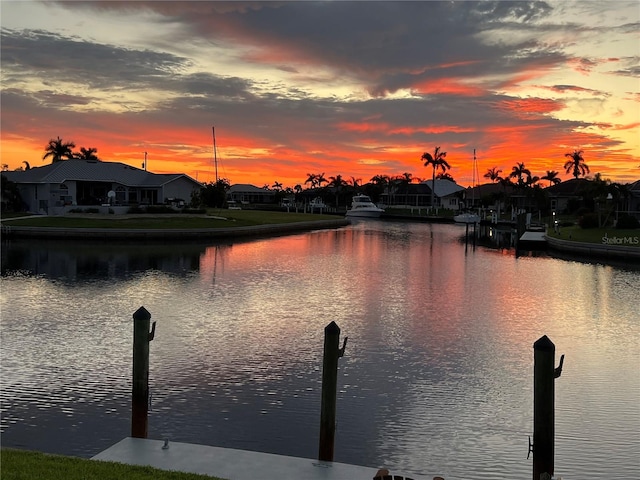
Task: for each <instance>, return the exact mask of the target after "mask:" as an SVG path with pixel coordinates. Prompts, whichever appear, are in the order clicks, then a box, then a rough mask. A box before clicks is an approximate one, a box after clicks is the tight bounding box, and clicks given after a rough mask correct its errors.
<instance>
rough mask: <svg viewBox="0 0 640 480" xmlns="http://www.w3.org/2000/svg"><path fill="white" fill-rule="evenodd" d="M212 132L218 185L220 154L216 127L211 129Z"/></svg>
mask: <svg viewBox="0 0 640 480" xmlns="http://www.w3.org/2000/svg"><path fill="white" fill-rule="evenodd" d="M211 132H212V133H213V162H214V164H215V166H216V183H218V154H217V151H216V150H217V149H216V127H215V126H214V127H211Z"/></svg>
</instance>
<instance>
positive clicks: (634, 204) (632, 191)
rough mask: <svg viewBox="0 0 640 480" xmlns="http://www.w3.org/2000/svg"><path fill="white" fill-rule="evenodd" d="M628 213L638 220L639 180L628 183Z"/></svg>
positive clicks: (639, 211) (639, 204)
mask: <svg viewBox="0 0 640 480" xmlns="http://www.w3.org/2000/svg"><path fill="white" fill-rule="evenodd" d="M629 214H630V215H634V216H635V217H636V218H637V219H639V220H640V180H636V181H635V182H633V183H632V184H630V185H629Z"/></svg>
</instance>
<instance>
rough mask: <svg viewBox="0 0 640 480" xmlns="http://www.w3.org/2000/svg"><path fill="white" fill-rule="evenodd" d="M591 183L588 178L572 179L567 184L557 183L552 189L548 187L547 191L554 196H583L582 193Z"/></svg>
mask: <svg viewBox="0 0 640 480" xmlns="http://www.w3.org/2000/svg"><path fill="white" fill-rule="evenodd" d="M590 183H591V182H590V181H589V180H587V179H586V178H572V179H570V180H567V181H565V182H561V183H556V184H555V185H552V186H550V187H547V188H546V189H545V190H546V191H547V192H548V193H549V195H552V196H556V197H557V196H561V197H562V196H573V195H577V196H580V195H582V191H583V189H584V188H585V186H587V185H589V184H590Z"/></svg>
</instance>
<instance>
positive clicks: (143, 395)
mask: <svg viewBox="0 0 640 480" xmlns="http://www.w3.org/2000/svg"><path fill="white" fill-rule="evenodd" d="M150 321H151V314H150V313H149V312H148V311H147V310H146V309H145V308H144V307H140V308H139V309H138V310H136V312H135V313H134V314H133V391H132V396H131V436H132V437H135V438H147V435H148V414H149V342H150V341H151V340H153V337H154V336H155V331H156V322H153V326H152V327H151V331H149V324H150Z"/></svg>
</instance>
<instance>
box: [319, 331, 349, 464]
mask: <svg viewBox="0 0 640 480" xmlns="http://www.w3.org/2000/svg"><path fill="white" fill-rule="evenodd" d="M347 338H348V337H345V339H344V343H343V345H342V348H339V347H338V345H339V344H340V327H338V325H337V324H336V322H331V323H330V324H329V325H327V326H326V327H325V329H324V355H323V359H322V402H321V405H320V445H319V449H318V460H323V461H327V462H333V447H334V442H335V436H336V395H337V392H338V359H339V358H340V357H342V356H343V355H344V349H345V347H346V345H347Z"/></svg>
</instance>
